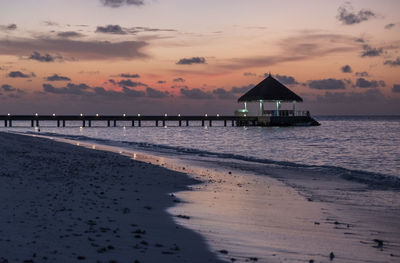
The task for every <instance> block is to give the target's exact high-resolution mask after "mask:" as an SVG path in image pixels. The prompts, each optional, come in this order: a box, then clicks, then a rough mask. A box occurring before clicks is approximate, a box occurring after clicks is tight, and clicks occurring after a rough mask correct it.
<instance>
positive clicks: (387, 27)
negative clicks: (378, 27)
mask: <svg viewBox="0 0 400 263" xmlns="http://www.w3.org/2000/svg"><path fill="white" fill-rule="evenodd" d="M395 26H396V24H393V23H390V24H387V25H386V26H385V29H387V30H390V29H392V28H393V27H395Z"/></svg>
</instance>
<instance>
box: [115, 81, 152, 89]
mask: <svg viewBox="0 0 400 263" xmlns="http://www.w3.org/2000/svg"><path fill="white" fill-rule="evenodd" d="M117 84H118V85H119V86H121V87H122V86H125V87H132V88H134V87H138V86H142V87H148V86H147V84H145V83H142V82H137V81H132V80H130V79H123V80H120V81H119V82H118V83H117Z"/></svg>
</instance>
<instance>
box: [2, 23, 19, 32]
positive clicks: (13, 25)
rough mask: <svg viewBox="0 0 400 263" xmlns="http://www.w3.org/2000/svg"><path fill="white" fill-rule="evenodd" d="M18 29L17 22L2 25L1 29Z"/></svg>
mask: <svg viewBox="0 0 400 263" xmlns="http://www.w3.org/2000/svg"><path fill="white" fill-rule="evenodd" d="M16 29H17V25H16V24H8V25H0V30H3V31H13V30H16Z"/></svg>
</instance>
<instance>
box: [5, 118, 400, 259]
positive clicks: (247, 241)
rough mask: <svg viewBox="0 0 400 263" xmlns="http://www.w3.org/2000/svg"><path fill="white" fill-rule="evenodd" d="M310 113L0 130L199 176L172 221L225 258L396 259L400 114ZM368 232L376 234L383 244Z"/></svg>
mask: <svg viewBox="0 0 400 263" xmlns="http://www.w3.org/2000/svg"><path fill="white" fill-rule="evenodd" d="M316 119H317V120H318V121H319V122H320V123H321V126H318V127H223V123H219V124H218V123H213V126H212V127H201V123H191V126H190V127H176V123H174V122H171V123H167V124H166V125H167V126H166V127H153V126H154V123H142V125H144V126H145V127H140V128H139V127H130V123H122V122H121V123H119V127H110V128H109V127H104V126H105V123H92V125H95V126H96V127H92V128H82V127H80V125H81V123H80V122H75V123H72V122H71V123H67V125H68V126H69V127H66V128H57V127H54V125H55V123H52V122H43V123H41V127H40V132H39V130H38V129H34V128H30V127H29V128H27V127H17V126H18V125H21V126H28V125H29V124H30V123H22V122H21V123H18V122H15V123H13V125H14V127H12V128H1V129H0V130H8V131H14V132H22V133H28V134H41V135H44V136H50V137H60V138H65V139H69V140H76V141H79V142H87V143H88V144H87V146H91V145H93V144H100V145H106V146H115V147H116V148H115V149H125V150H127V151H128V152H139V153H145V154H146V153H147V154H149V155H151V156H155V157H156V159H157V161H156V162H154V161H153V163H155V164H159V165H166V167H167V168H170V169H174V170H177V171H181V172H185V173H188V174H191V175H192V176H194V177H195V178H199V179H201V180H202V181H204V184H202V185H196V186H193V188H192V190H193V191H186V192H180V193H175V195H176V196H177V197H178V198H180V199H182V200H183V201H185V202H182V203H180V204H178V205H177V204H175V205H174V206H173V207H171V208H170V209H169V210H168V211H169V212H170V214H171V215H172V216H176V215H190V220H187V219H179V218H177V219H176V221H177V223H179V224H181V225H183V226H184V227H187V228H189V229H192V230H194V231H196V232H198V233H200V234H201V235H203V236H204V237H205V239H206V241H207V242H208V244H209V245H210V249H211V250H212V251H214V252H216V253H217V254H219V252H218V251H221V250H226V251H229V254H227V255H222V259H225V260H226V261H227V262H230V260H231V258H232V257H234V258H235V259H236V260H237V261H236V262H251V260H250V259H251V258H253V259H254V258H257V259H258V262H283V261H285V262H308V261H309V260H310V259H315V260H316V262H330V259H329V253H330V252H331V251H334V252H335V255H337V256H338V258H336V259H335V261H337V262H398V261H396V260H398V258H400V255H399V254H398V251H399V248H400V223H399V222H400V201H399V200H400V191H399V189H400V136H399V135H400V133H399V131H400V116H399V117H360V116H357V117H319V118H318V117H317V118H316ZM124 125H126V126H125V127H124ZM146 125H147V126H146ZM174 125H175V126H174ZM159 157H160V158H159ZM163 157H165V158H163ZM167 159H168V160H172V162H171V164H167V163H168V161H166V160H167ZM153 160H154V159H153ZM176 160H177V162H175V161H176ZM144 161H148V159H145V160H144ZM176 164H178V165H176ZM174 165H175V167H174ZM182 167H186V169H185V170H183V168H182ZM228 171H229V172H228ZM275 179H278V180H275ZM343 179H344V180H343ZM358 182H362V183H363V184H358ZM317 222H318V223H317ZM374 240H384V244H385V245H384V249H380V248H378V249H377V248H376V244H375V241H374Z"/></svg>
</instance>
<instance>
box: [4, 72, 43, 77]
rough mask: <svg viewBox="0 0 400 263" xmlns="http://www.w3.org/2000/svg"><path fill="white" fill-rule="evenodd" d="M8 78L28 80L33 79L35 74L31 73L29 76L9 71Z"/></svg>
mask: <svg viewBox="0 0 400 263" xmlns="http://www.w3.org/2000/svg"><path fill="white" fill-rule="evenodd" d="M8 76H9V77H10V78H30V77H35V76H36V75H35V73H31V74H25V73H23V72H21V71H11V72H10V73H8Z"/></svg>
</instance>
